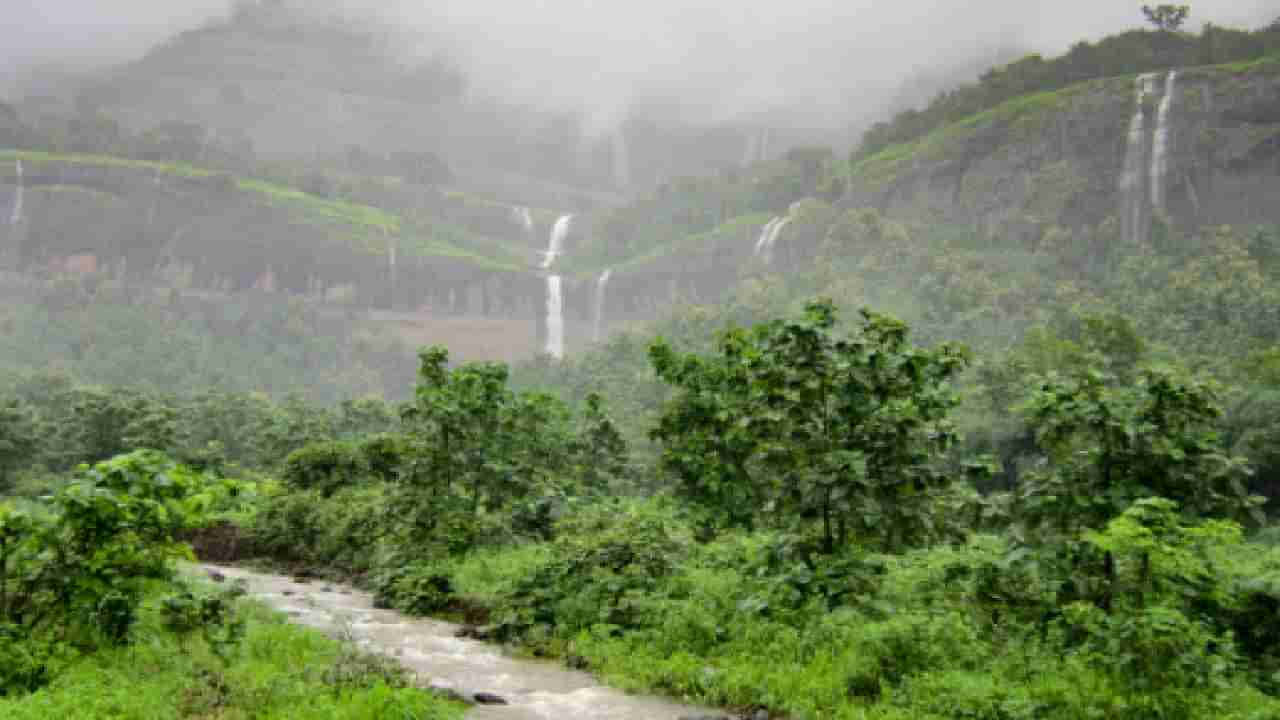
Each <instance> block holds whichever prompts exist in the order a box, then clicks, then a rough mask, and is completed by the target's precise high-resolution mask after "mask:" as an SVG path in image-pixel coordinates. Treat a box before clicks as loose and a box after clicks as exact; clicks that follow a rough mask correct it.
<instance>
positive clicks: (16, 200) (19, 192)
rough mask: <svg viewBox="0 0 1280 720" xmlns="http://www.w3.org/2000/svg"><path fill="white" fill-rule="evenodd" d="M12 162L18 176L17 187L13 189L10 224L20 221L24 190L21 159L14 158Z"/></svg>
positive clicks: (24, 181) (24, 182)
mask: <svg viewBox="0 0 1280 720" xmlns="http://www.w3.org/2000/svg"><path fill="white" fill-rule="evenodd" d="M14 162H15V164H14V171H15V172H16V173H17V176H18V186H17V189H15V190H14V195H13V214H12V215H10V216H9V224H10V225H17V224H18V223H20V222H22V202H23V200H24V198H23V194H24V193H25V192H26V180H25V179H24V177H23V173H22V161H21V160H16V161H14Z"/></svg>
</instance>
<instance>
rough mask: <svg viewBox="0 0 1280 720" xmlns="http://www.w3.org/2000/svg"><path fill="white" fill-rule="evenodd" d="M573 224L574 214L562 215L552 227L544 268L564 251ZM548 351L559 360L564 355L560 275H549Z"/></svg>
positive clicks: (543, 263) (562, 291) (548, 266)
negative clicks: (565, 241)
mask: <svg viewBox="0 0 1280 720" xmlns="http://www.w3.org/2000/svg"><path fill="white" fill-rule="evenodd" d="M572 225H573V215H561V216H560V217H559V218H558V219H557V220H556V224H555V225H554V226H553V227H552V228H551V239H550V241H549V242H548V243H547V251H546V252H545V253H543V257H542V269H543V270H549V269H551V266H552V265H553V264H554V263H555V261H556V258H557V257H559V256H560V254H561V253H562V252H563V251H564V240H565V238H566V237H567V236H568V235H569V228H570V227H572ZM545 350H546V353H547V354H548V355H550V356H551V357H553V358H556V359H557V360H558V359H560V358H563V357H564V286H563V283H562V282H561V280H560V276H559V275H547V343H546V347H545Z"/></svg>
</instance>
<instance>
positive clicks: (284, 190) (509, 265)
mask: <svg viewBox="0 0 1280 720" xmlns="http://www.w3.org/2000/svg"><path fill="white" fill-rule="evenodd" d="M16 160H22V161H23V162H24V163H26V164H28V165H29V166H31V168H33V169H34V168H39V167H41V166H44V165H52V164H70V165H81V166H90V167H102V168H123V169H129V170H136V171H149V172H157V173H162V174H165V175H172V176H175V177H185V178H211V177H214V176H216V175H218V173H216V172H214V171H211V170H208V169H204V168H199V167H195V166H192V165H187V164H181V163H159V162H150V161H146V160H135V159H132V158H122V157H115V156H110V155H91V154H76V153H54V152H44V151H30V150H0V175H3V176H8V175H9V174H11V166H10V165H9V163H10V162H12V161H16ZM235 187H236V189H237V190H239V191H240V192H241V193H242V194H244V195H246V196H248V197H249V198H251V199H252V200H253V201H255V202H257V203H260V204H263V205H266V206H268V207H272V208H277V209H280V210H283V211H284V212H285V213H287V215H288V217H289V218H290V219H291V221H292V222H296V223H299V224H303V225H307V226H311V227H316V228H323V229H325V230H327V231H330V232H333V233H335V234H336V236H337V237H338V238H339V239H340V240H341V241H342V242H344V243H346V244H348V245H352V246H354V247H357V248H359V249H360V250H362V251H364V252H369V253H374V254H383V253H385V252H386V251H387V247H388V244H389V239H390V238H391V237H394V236H400V237H401V239H402V242H401V245H400V247H401V251H402V252H403V253H404V254H406V255H409V256H421V257H438V258H448V259H452V260H459V261H463V262H466V263H469V264H473V265H478V266H480V267H483V268H486V269H490V270H497V271H523V270H525V269H527V267H526V266H527V263H525V262H523V260H522V258H520V257H518V256H517V255H516V254H515V253H513V252H511V251H509V250H505V249H502V248H495V250H496V254H495V255H493V256H490V255H486V254H485V253H483V252H479V251H477V250H473V249H470V248H468V247H464V246H465V245H468V244H470V243H468V242H467V237H466V233H465V231H463V230H461V229H460V228H457V227H455V226H452V225H449V224H447V223H439V224H433V225H431V226H430V227H426V228H415V227H408V226H407V225H408V224H407V223H406V222H404V221H403V220H402V218H401V217H400V216H399V215H397V214H395V213H391V212H388V211H386V210H382V209H380V208H376V207H373V206H370V205H364V204H361V203H355V202H351V201H348V200H342V199H330V198H323V197H320V196H318V195H313V194H310V193H307V192H303V191H302V190H299V189H297V188H294V187H289V186H286V185H281V184H279V183H275V182H270V181H267V180H260V179H254V178H240V179H237V180H236V181H235Z"/></svg>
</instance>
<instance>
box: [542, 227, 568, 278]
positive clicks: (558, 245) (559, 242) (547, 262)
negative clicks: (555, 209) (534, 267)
mask: <svg viewBox="0 0 1280 720" xmlns="http://www.w3.org/2000/svg"><path fill="white" fill-rule="evenodd" d="M572 226H573V216H572V215H561V216H560V217H559V219H557V220H556V224H555V225H554V226H553V227H552V228H551V242H550V244H548V245H547V251H546V252H544V253H543V254H542V269H543V270H546V269H548V268H550V267H551V265H552V264H553V263H554V262H555V261H556V258H557V257H560V253H561V252H563V251H564V239H565V238H566V237H568V236H569V228H570V227H572Z"/></svg>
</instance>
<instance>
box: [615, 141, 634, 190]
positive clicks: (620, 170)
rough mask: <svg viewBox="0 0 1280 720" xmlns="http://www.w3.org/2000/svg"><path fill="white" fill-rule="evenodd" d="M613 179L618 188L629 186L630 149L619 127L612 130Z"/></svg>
mask: <svg viewBox="0 0 1280 720" xmlns="http://www.w3.org/2000/svg"><path fill="white" fill-rule="evenodd" d="M613 181H614V183H615V184H616V185H617V186H618V187H619V188H622V189H625V188H628V187H631V151H630V149H628V148H627V137H626V135H623V134H622V129H621V128H619V129H617V130H615V131H614V132H613Z"/></svg>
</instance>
